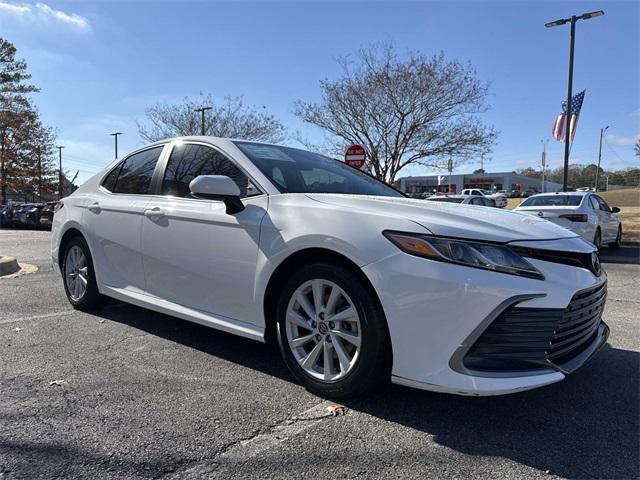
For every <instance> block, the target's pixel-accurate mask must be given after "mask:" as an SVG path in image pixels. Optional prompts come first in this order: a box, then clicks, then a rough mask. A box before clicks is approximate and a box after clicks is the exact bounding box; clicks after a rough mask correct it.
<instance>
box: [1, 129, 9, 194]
mask: <svg viewBox="0 0 640 480" xmlns="http://www.w3.org/2000/svg"><path fill="white" fill-rule="evenodd" d="M4 135H5V128H4V127H2V130H0V205H6V204H7V186H6V185H7V183H6V181H5V178H4Z"/></svg>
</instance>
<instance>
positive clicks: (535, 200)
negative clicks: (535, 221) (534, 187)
mask: <svg viewBox="0 0 640 480" xmlns="http://www.w3.org/2000/svg"><path fill="white" fill-rule="evenodd" d="M582 198H583V197H582V195H545V196H540V197H529V198H527V199H526V200H525V201H524V202H522V203H521V204H520V206H521V207H577V206H578V205H580V203H581V202H582Z"/></svg>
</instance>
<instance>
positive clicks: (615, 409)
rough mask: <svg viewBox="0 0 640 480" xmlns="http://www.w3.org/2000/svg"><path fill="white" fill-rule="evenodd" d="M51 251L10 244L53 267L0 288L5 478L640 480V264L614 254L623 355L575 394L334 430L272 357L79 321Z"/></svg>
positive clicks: (23, 238) (391, 404) (186, 327)
mask: <svg viewBox="0 0 640 480" xmlns="http://www.w3.org/2000/svg"><path fill="white" fill-rule="evenodd" d="M49 238H50V234H49V233H48V232H31V231H11V230H1V231H0V253H2V254H5V255H12V256H16V257H18V259H19V260H20V261H25V262H29V263H33V264H36V265H38V266H39V267H40V268H39V270H38V272H37V273H34V274H29V275H24V276H21V277H18V278H12V279H0V479H3V480H4V479H14V478H25V479H32V478H87V479H94V478H101V479H111V478H113V479H122V478H133V479H144V478H165V479H171V480H173V479H195V478H225V479H227V478H243V479H245V478H249V479H250V478H256V479H257V478H305V477H309V478H394V477H395V478H431V477H436V478H442V477H472V478H478V477H491V478H514V477H515V478H538V477H540V478H542V477H543V478H553V477H562V478H637V477H638V472H639V468H640V466H639V452H640V446H639V440H638V418H639V416H640V415H639V411H638V410H639V405H640V401H639V389H638V379H639V365H640V362H639V360H640V355H639V353H638V351H639V350H640V328H639V322H640V313H639V312H640V297H639V295H638V290H637V288H638V287H637V286H638V285H639V284H640V282H639V280H640V266H639V265H638V264H637V263H638V250H637V249H635V250H631V251H630V250H625V251H624V252H621V253H620V254H616V255H612V254H611V253H610V252H607V253H606V254H605V255H604V258H603V261H604V266H605V268H606V270H607V272H608V274H609V297H608V303H607V307H606V312H605V318H606V320H607V322H608V323H609V325H610V327H611V336H610V344H611V345H610V346H609V347H607V348H605V349H604V350H603V351H602V352H601V353H600V354H599V355H598V356H597V357H596V358H595V359H593V361H592V362H591V363H590V364H588V365H586V366H585V367H583V368H582V369H581V370H579V371H577V372H576V373H575V374H574V375H572V376H571V377H569V378H568V379H566V380H565V381H563V382H561V383H558V384H555V385H551V386H549V387H546V388H542V389H538V390H534V391H530V392H523V393H519V394H515V395H509V396H503V397H485V398H469V397H458V396H450V395H442V394H435V393H429V392H421V391H417V390H411V389H407V388H402V387H396V386H389V387H387V388H385V389H383V390H381V391H379V392H375V393H374V394H371V395H368V396H366V397H363V398H359V399H357V400H353V401H350V402H347V403H345V404H344V405H345V406H346V407H347V410H346V414H345V415H339V416H332V415H331V414H330V413H329V412H328V411H327V409H326V408H327V406H330V405H332V403H331V402H327V401H325V400H323V399H321V398H318V397H316V396H314V395H311V394H309V393H308V392H306V391H305V390H304V389H302V388H301V387H299V386H298V385H296V384H295V383H293V380H292V378H291V376H290V375H289V373H288V372H287V370H286V368H285V367H284V365H283V364H282V362H281V361H280V357H279V355H278V352H277V351H276V349H275V348H273V347H270V346H266V345H262V344H259V343H256V342H252V341H250V340H246V339H242V338H238V337H234V336H232V335H228V334H225V333H222V332H218V331H215V330H211V329H208V328H205V327H202V326H199V325H196V324H191V323H188V322H185V321H182V320H179V319H176V318H173V317H169V316H166V315H160V314H157V313H154V312H151V311H148V310H144V309H141V308H137V307H133V306H128V305H124V304H121V303H117V302H111V303H110V304H109V305H108V306H107V307H105V308H104V309H102V310H100V311H97V312H94V313H91V314H87V313H81V312H75V311H73V310H72V309H71V308H70V306H69V305H68V303H67V301H66V299H65V297H64V293H63V288H62V283H61V280H60V278H59V276H58V275H57V274H56V273H55V272H54V271H53V270H52V267H51V264H50V260H49V258H48V247H49ZM612 262H613V263H612ZM16 329H20V330H16ZM54 380H64V383H63V384H62V385H49V383H50V382H51V381H54Z"/></svg>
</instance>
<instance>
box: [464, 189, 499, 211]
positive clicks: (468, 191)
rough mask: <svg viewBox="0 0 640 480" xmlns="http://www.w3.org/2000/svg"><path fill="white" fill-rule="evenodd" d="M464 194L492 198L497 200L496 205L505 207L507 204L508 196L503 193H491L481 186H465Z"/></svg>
mask: <svg viewBox="0 0 640 480" xmlns="http://www.w3.org/2000/svg"><path fill="white" fill-rule="evenodd" d="M462 195H476V196H481V197H487V198H492V199H493V200H494V201H495V202H496V207H499V208H504V207H506V206H507V196H506V195H505V194H503V193H489V192H485V191H484V190H481V189H479V188H465V189H464V190H462Z"/></svg>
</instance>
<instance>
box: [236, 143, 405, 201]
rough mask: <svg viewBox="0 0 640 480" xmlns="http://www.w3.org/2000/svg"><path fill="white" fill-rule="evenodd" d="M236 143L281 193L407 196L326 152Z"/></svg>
mask: <svg viewBox="0 0 640 480" xmlns="http://www.w3.org/2000/svg"><path fill="white" fill-rule="evenodd" d="M234 143H235V144H236V146H237V147H238V148H239V149H240V150H242V153H244V154H245V155H246V156H247V157H249V160H251V161H252V162H253V163H254V164H255V165H256V166H257V167H258V168H259V169H260V171H261V172H262V173H263V174H264V175H265V176H266V177H267V178H268V179H269V180H270V181H271V183H273V185H274V186H275V187H276V188H277V189H278V190H279V191H280V192H281V193H347V194H353V195H374V196H379V197H402V196H404V195H403V194H401V193H400V192H398V191H397V190H395V189H393V188H391V187H389V186H388V185H385V184H384V183H382V182H380V181H379V180H376V179H375V178H373V177H372V176H370V175H367V174H366V173H363V172H361V171H359V170H356V169H355V168H352V167H350V166H348V165H347V164H345V163H342V162H340V161H338V160H333V159H331V158H328V157H325V156H324V155H320V154H317V153H312V152H308V151H306V150H299V149H297V148H290V147H281V146H278V145H266V144H263V143H252V142H234Z"/></svg>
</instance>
